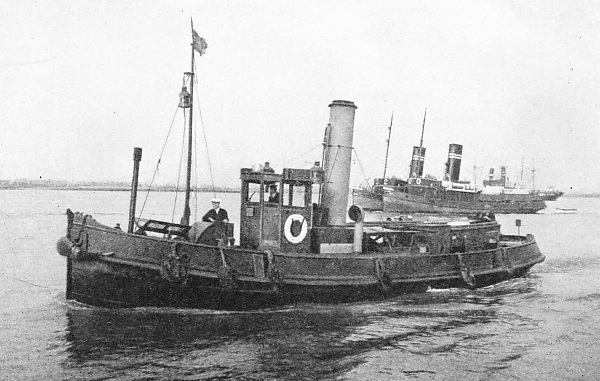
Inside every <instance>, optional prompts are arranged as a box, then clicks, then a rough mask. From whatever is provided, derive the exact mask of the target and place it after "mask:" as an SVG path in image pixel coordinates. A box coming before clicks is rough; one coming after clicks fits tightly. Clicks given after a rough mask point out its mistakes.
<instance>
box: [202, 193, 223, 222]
mask: <svg viewBox="0 0 600 381" xmlns="http://www.w3.org/2000/svg"><path fill="white" fill-rule="evenodd" d="M211 201H212V209H211V210H209V211H208V212H206V214H205V215H204V217H202V221H204V222H229V216H228V215H227V211H226V210H225V209H221V200H219V199H218V198H213V199H212V200H211Z"/></svg>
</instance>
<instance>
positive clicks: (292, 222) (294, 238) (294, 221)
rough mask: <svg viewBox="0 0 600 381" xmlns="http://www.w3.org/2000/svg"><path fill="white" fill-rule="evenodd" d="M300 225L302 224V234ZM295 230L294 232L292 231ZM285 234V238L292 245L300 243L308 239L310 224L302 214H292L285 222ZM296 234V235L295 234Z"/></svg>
mask: <svg viewBox="0 0 600 381" xmlns="http://www.w3.org/2000/svg"><path fill="white" fill-rule="evenodd" d="M298 224H300V232H299V233H298ZM292 230H293V231H292ZM283 232H284V234H285V238H286V239H287V240H288V241H290V242H291V243H300V242H302V241H303V240H304V238H306V233H307V232H308V223H307V222H306V218H304V216H302V215H300V214H292V215H290V216H289V217H288V218H287V220H285V225H284V226H283ZM294 233H296V234H294Z"/></svg>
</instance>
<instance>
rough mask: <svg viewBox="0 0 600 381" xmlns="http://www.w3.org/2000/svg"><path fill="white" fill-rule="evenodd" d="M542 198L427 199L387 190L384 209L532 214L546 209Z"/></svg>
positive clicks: (387, 210)
mask: <svg viewBox="0 0 600 381" xmlns="http://www.w3.org/2000/svg"><path fill="white" fill-rule="evenodd" d="M545 207H546V204H545V203H544V202H543V201H541V200H533V201H530V200H510V199H497V200H494V199H486V200H483V199H482V200H478V201H468V202H460V201H445V200H437V199H427V198H425V197H422V196H419V195H413V194H408V193H405V192H398V191H396V192H386V193H385V194H384V195H383V210H384V211H385V212H389V213H440V214H461V215H467V214H475V213H477V212H484V211H491V212H493V213H497V214H532V213H537V212H539V211H540V210H542V209H544V208H545Z"/></svg>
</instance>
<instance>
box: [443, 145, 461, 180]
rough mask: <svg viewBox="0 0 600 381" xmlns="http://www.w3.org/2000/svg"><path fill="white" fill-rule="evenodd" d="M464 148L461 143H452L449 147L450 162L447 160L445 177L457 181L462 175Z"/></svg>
mask: <svg viewBox="0 0 600 381" xmlns="http://www.w3.org/2000/svg"><path fill="white" fill-rule="evenodd" d="M462 149H463V146H462V145H460V144H450V147H449V148H448V162H446V173H445V174H444V178H445V179H447V180H449V181H451V182H453V183H455V182H458V180H459V177H460V163H461V161H462Z"/></svg>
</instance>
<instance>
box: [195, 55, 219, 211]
mask: <svg viewBox="0 0 600 381" xmlns="http://www.w3.org/2000/svg"><path fill="white" fill-rule="evenodd" d="M195 71H196V62H194V72H195ZM194 82H195V83H196V85H198V76H196V75H194ZM197 88H198V89H199V88H200V86H197ZM195 98H196V99H195V100H196V104H197V105H198V116H199V117H200V125H201V126H202V136H203V138H204V147H205V148H206V161H207V163H208V171H209V173H210V183H211V186H212V192H213V197H215V198H216V197H217V193H216V191H215V179H214V176H213V170H212V163H211V161H210V152H209V151H208V139H207V137H206V128H205V125H204V118H203V117H202V109H201V108H200V100H199V99H198V98H200V97H195ZM194 127H196V121H195V120H194ZM195 130H196V129H195ZM195 136H196V131H194V137H195ZM194 140H195V139H194ZM197 147H198V146H197V144H194V149H195V150H197ZM195 157H198V156H197V155H196V156H195ZM195 165H196V170H197V165H198V164H197V162H196V163H195ZM197 180H198V176H197V175H196V182H197ZM197 189H198V187H197V186H196V192H197ZM197 203H198V197H196V204H197Z"/></svg>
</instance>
